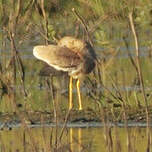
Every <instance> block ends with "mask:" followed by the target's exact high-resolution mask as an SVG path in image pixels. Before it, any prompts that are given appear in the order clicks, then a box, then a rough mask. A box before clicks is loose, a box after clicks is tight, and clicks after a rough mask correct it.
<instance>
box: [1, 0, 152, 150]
mask: <svg viewBox="0 0 152 152" xmlns="http://www.w3.org/2000/svg"><path fill="white" fill-rule="evenodd" d="M72 8H74V9H75V12H74V11H72ZM77 14H78V15H77ZM129 14H130V16H129ZM131 25H133V28H131ZM133 30H135V34H134V32H133ZM151 30H152V2H151V1H150V0H140V1H139V0H132V1H131V0H130V1H125V0H121V1H119V0H111V1H107V0H52V1H49V0H45V1H44V0H24V1H23V0H11V1H10V0H0V97H1V101H0V120H1V121H3V122H6V121H8V122H12V121H15V122H16V121H18V120H19V121H21V122H22V124H23V126H24V127H25V128H26V122H27V121H28V122H30V123H36V122H54V121H55V122H56V123H58V122H59V121H60V122H64V123H65V124H66V123H67V121H70V122H73V121H81V120H83V121H102V122H103V123H104V124H106V123H107V122H109V121H110V122H114V123H117V122H125V124H126V125H127V122H128V121H132V120H133V121H135V122H137V121H142V122H147V125H149V123H150V120H151V110H152V104H151V100H152V99H151V97H152V94H151V90H152V88H151V84H152V77H151V75H152V70H151V66H152V62H151V60H152V39H151ZM65 35H71V36H76V37H78V38H83V39H86V40H89V41H90V42H92V43H93V45H94V48H95V50H96V52H97V54H98V61H99V63H98V65H97V66H96V69H95V71H94V72H93V73H92V74H90V75H89V76H87V77H86V78H85V80H84V83H83V86H82V94H83V106H84V110H83V111H81V112H79V111H77V110H72V111H70V112H69V111H68V110H67V107H68V104H67V101H68V97H67V88H68V78H67V77H66V78H65V77H64V76H60V77H53V78H49V77H40V76H39V71H40V70H41V68H42V67H43V63H41V62H40V61H37V60H36V59H35V58H34V57H33V55H32V49H33V46H35V45H37V44H48V43H56V39H60V38H61V37H63V36H65ZM138 47H139V49H138ZM52 80H53V81H52ZM61 88H62V89H61ZM63 90H66V91H63ZM74 107H77V97H76V98H75V106H74ZM54 119H55V120H54ZM63 130H64V129H63ZM147 133H148V132H147ZM56 134H57V133H56ZM128 137H129V135H128ZM148 137H149V136H148ZM149 139H150V138H148V140H147V141H149ZM57 141H58V140H57V139H56V142H57ZM33 145H34V144H33ZM56 145H57V143H56ZM33 151H34V150H33ZM35 151H36V150H35Z"/></svg>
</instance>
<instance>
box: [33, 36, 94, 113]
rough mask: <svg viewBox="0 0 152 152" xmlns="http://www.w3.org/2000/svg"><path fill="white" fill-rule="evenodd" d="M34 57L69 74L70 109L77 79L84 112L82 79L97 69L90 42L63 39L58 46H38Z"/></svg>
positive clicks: (34, 50) (34, 51) (71, 38)
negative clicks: (81, 88) (81, 92)
mask: <svg viewBox="0 0 152 152" xmlns="http://www.w3.org/2000/svg"><path fill="white" fill-rule="evenodd" d="M33 55H34V56H35V57H36V58H38V59H39V60H42V61H44V62H46V63H47V64H48V65H50V66H51V67H53V68H54V69H56V70H58V71H64V72H68V74H69V76H70V82H69V109H72V107H73V103H72V88H73V86H72V80H73V79H77V82H76V86H77V93H78V101H79V110H82V102H81V95H80V79H81V77H83V76H84V75H85V74H89V73H90V72H91V71H92V70H93V69H94V67H95V64H96V54H95V52H94V49H93V48H92V47H91V45H90V44H89V43H88V42H85V41H82V40H79V39H76V38H74V37H69V36H66V37H63V38H62V39H61V40H59V41H58V44H57V45H38V46H35V47H34V49H33Z"/></svg>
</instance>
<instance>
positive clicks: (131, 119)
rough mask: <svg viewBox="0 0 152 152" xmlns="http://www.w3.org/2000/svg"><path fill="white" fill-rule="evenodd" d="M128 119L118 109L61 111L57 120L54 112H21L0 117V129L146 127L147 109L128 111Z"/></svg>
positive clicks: (151, 112) (151, 111)
mask: <svg viewBox="0 0 152 152" xmlns="http://www.w3.org/2000/svg"><path fill="white" fill-rule="evenodd" d="M126 116H127V117H126V118H127V120H125V119H124V112H122V111H121V109H117V110H116V111H115V112H111V111H110V109H104V110H103V111H93V110H91V109H86V110H82V111H78V110H71V111H70V112H68V111H60V112H58V113H57V119H55V117H54V112H41V111H37V112H35V111H30V112H23V111H22V112H20V115H18V114H16V113H11V114H7V113H5V114H2V113H1V115H0V126H1V127H0V128H1V129H3V128H12V127H18V126H21V124H22V123H25V124H26V125H29V126H31V127H36V126H41V125H46V126H50V127H55V126H56V123H55V122H56V121H57V122H58V126H59V127H62V126H63V124H64V123H65V122H66V123H67V127H101V126H104V122H107V123H108V124H109V125H117V126H124V124H125V122H128V126H146V112H145V108H141V109H139V110H129V109H128V110H126ZM149 118H150V121H151V119H152V110H151V109H150V110H149Z"/></svg>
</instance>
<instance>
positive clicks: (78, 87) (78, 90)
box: [77, 79, 82, 110]
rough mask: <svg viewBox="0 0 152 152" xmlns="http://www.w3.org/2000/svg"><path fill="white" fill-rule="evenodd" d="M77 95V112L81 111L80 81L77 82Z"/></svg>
mask: <svg viewBox="0 0 152 152" xmlns="http://www.w3.org/2000/svg"><path fill="white" fill-rule="evenodd" d="M77 93H78V99H79V110H82V103H81V95H80V80H79V79H78V80H77Z"/></svg>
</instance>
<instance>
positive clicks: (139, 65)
mask: <svg viewBox="0 0 152 152" xmlns="http://www.w3.org/2000/svg"><path fill="white" fill-rule="evenodd" d="M129 21H130V26H131V30H132V33H133V36H134V40H135V49H136V64H137V68H138V75H139V79H140V86H141V90H142V95H143V98H144V102H145V106H146V119H147V125H148V126H149V113H148V102H147V98H146V94H145V86H144V81H143V75H142V70H141V63H140V59H139V57H140V53H139V44H138V38H137V34H136V31H135V26H134V21H133V17H132V12H131V13H129Z"/></svg>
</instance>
